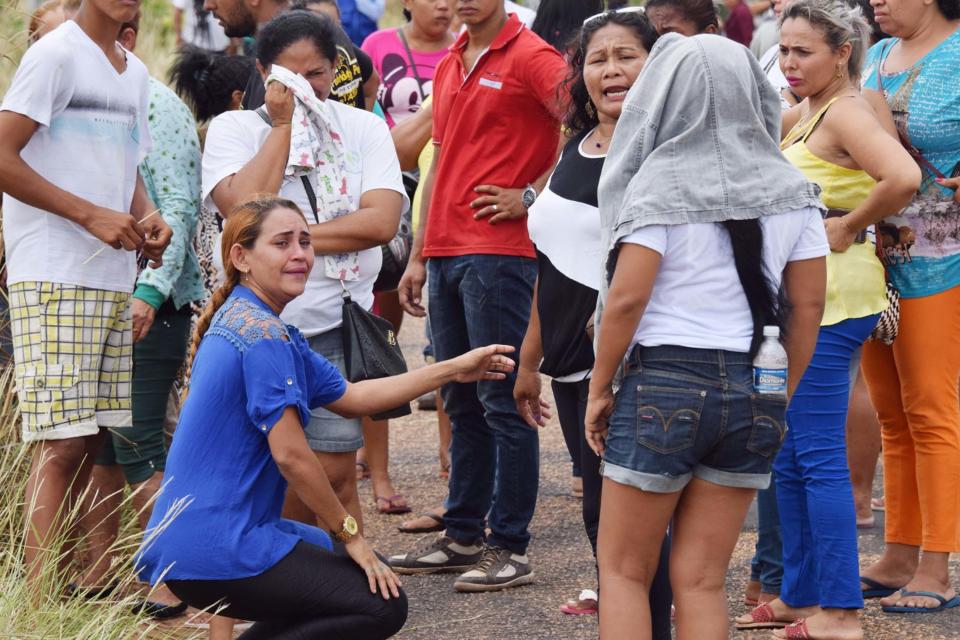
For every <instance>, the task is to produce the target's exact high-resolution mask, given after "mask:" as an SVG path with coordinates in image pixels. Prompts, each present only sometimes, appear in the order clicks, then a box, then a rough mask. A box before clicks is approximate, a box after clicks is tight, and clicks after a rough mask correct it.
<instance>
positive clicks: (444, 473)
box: [439, 462, 450, 480]
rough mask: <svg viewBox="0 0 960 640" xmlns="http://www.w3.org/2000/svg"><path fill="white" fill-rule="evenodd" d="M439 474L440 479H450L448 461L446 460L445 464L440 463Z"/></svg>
mask: <svg viewBox="0 0 960 640" xmlns="http://www.w3.org/2000/svg"><path fill="white" fill-rule="evenodd" d="M439 476H440V479H441V480H449V479H450V463H449V462H448V463H447V464H442V465H440V473H439Z"/></svg>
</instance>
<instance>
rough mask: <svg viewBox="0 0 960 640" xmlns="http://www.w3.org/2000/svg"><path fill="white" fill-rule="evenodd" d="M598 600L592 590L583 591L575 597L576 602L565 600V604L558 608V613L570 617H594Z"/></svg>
mask: <svg viewBox="0 0 960 640" xmlns="http://www.w3.org/2000/svg"><path fill="white" fill-rule="evenodd" d="M598 601H599V598H598V597H597V592H596V591H593V590H592V589H584V590H583V591H581V592H580V595H579V596H577V599H576V600H567V602H566V604H564V605H563V606H561V607H560V611H562V612H564V613H565V614H567V615H570V616H592V615H596V613H597V611H598V610H599V609H598V608H597V606H598V605H597V603H598Z"/></svg>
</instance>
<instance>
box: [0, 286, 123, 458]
mask: <svg viewBox="0 0 960 640" xmlns="http://www.w3.org/2000/svg"><path fill="white" fill-rule="evenodd" d="M10 329H11V333H12V334H13V361H14V366H15V369H14V375H15V377H16V383H17V397H18V400H19V405H20V416H21V418H22V422H23V440H24V441H25V442H31V441H34V440H61V439H64V438H77V437H81V436H88V435H93V434H95V433H97V431H98V430H99V429H100V428H101V427H105V428H106V427H109V428H116V427H129V426H131V424H132V422H131V412H130V392H131V384H132V379H133V324H132V319H131V311H130V294H129V293H122V292H118V291H104V290H101V289H88V288H86V287H78V286H74V285H67V284H58V283H55V282H18V283H16V284H13V285H10Z"/></svg>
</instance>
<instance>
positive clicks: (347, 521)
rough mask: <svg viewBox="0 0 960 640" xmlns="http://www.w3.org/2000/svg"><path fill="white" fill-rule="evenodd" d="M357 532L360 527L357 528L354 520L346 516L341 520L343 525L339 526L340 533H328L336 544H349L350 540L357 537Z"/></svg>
mask: <svg viewBox="0 0 960 640" xmlns="http://www.w3.org/2000/svg"><path fill="white" fill-rule="evenodd" d="M358 531H360V527H358V526H357V520H356V518H354V517H353V516H351V515H347V517H345V518H344V519H343V524H341V525H340V531H331V532H330V533H331V535H332V536H333V539H334V540H336V541H337V542H349V541H350V538H352V537H353V536H355V535H357V532H358Z"/></svg>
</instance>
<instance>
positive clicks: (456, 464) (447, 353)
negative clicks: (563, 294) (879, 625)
mask: <svg viewBox="0 0 960 640" xmlns="http://www.w3.org/2000/svg"><path fill="white" fill-rule="evenodd" d="M536 275H537V267H536V262H535V261H534V260H532V259H528V258H521V257H516V256H497V255H471V256H457V257H451V258H431V259H430V260H429V262H428V263H427V277H428V281H427V282H428V285H429V308H430V329H431V333H432V334H433V348H434V351H435V353H436V357H437V361H438V362H441V361H443V360H449V359H450V358H455V357H456V356H459V355H461V354H463V353H466V352H467V351H469V350H470V349H474V348H476V347H482V346H486V345H489V344H507V345H512V346H513V347H515V348H516V349H517V351H516V352H515V353H514V354H512V356H511V357H513V358H514V359H516V358H517V356H518V354H519V351H520V344H521V342H523V335H524V333H525V332H526V330H527V322H528V320H529V317H530V303H531V300H532V297H533V284H534V281H535V280H536ZM514 380H515V376H514V375H510V376H507V379H506V380H502V381H482V382H477V383H470V384H460V383H450V384H447V385H444V387H443V391H442V392H443V403H444V408H445V409H446V411H447V414H448V415H449V416H450V422H451V424H452V427H453V440H452V444H451V446H450V462H451V468H450V485H449V489H450V493H449V496H448V497H447V504H446V509H447V511H446V514H445V515H444V518H443V520H444V524H445V526H446V529H447V535H448V536H450V537H451V538H454V539H455V540H459V541H461V542H468V541H470V542H472V541H475V540H480V539H482V538H483V534H484V529H483V521H484V518H486V517H488V514H489V526H490V530H491V532H492V533H491V535H490V538H489V540H488V542H489V544H491V545H494V546H499V547H504V548H506V549H509V550H510V551H512V552H513V553H517V554H523V553H525V552H526V547H527V543H528V542H529V541H530V533H529V532H528V531H527V526H528V525H529V524H530V520H531V518H533V511H534V508H535V507H536V503H537V482H538V479H539V458H540V441H539V436H538V434H537V432H536V431H535V430H534V429H531V428H530V427H529V426H527V424H526V423H525V422H524V421H523V419H522V418H520V416H519V414H518V413H517V408H516V404H515V403H514V400H513V383H514Z"/></svg>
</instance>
